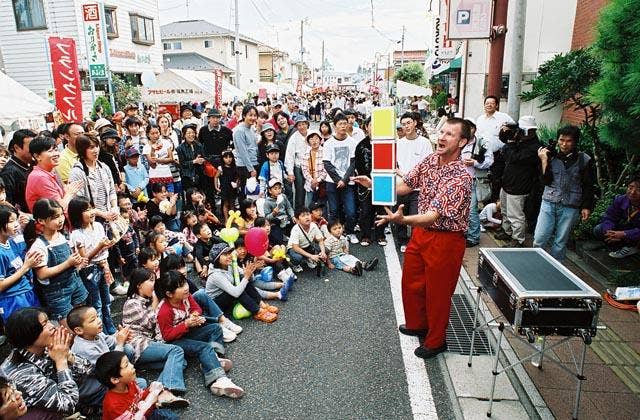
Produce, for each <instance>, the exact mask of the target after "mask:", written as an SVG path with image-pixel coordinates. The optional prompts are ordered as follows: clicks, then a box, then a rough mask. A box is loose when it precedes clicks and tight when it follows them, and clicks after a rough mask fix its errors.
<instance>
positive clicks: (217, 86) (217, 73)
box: [213, 69, 222, 109]
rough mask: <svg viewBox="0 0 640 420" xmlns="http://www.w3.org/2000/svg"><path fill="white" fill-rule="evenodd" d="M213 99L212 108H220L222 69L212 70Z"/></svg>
mask: <svg viewBox="0 0 640 420" xmlns="http://www.w3.org/2000/svg"><path fill="white" fill-rule="evenodd" d="M213 81H214V85H213V89H214V92H213V100H214V108H215V109H220V106H221V105H222V70H220V69H216V70H214V72H213Z"/></svg>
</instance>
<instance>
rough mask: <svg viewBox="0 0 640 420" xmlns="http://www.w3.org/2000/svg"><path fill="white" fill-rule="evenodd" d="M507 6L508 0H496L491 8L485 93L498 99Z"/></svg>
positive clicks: (500, 86)
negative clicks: (491, 20) (490, 34)
mask: <svg viewBox="0 0 640 420" xmlns="http://www.w3.org/2000/svg"><path fill="white" fill-rule="evenodd" d="M508 8H509V0H496V1H495V5H494V9H493V28H492V30H491V33H492V39H491V51H490V52H489V75H488V86H487V95H494V96H496V97H497V98H498V99H500V91H501V90H502V62H503V60H504V38H505V32H506V30H507V29H506V27H507V10H508ZM498 105H499V103H498Z"/></svg>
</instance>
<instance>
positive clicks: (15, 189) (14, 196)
mask: <svg viewBox="0 0 640 420" xmlns="http://www.w3.org/2000/svg"><path fill="white" fill-rule="evenodd" d="M34 137H36V133H34V132H33V131H31V130H18V131H16V132H15V133H13V138H12V139H11V141H10V142H9V152H10V153H11V158H10V159H9V160H8V161H7V163H6V164H5V165H4V168H2V171H1V172H0V177H2V180H3V181H4V187H5V191H6V193H7V202H9V203H12V204H14V205H15V206H16V208H17V209H18V210H20V211H23V212H26V213H28V212H29V208H28V207H27V203H26V201H25V198H24V192H25V189H26V186H27V176H28V175H29V172H30V171H31V159H32V158H31V153H30V152H29V143H31V140H32V139H33V138H34Z"/></svg>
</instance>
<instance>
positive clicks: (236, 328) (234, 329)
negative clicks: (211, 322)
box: [220, 317, 242, 335]
mask: <svg viewBox="0 0 640 420" xmlns="http://www.w3.org/2000/svg"><path fill="white" fill-rule="evenodd" d="M220 326H221V327H223V328H226V329H228V330H229V331H231V332H233V333H234V334H236V335H238V334H240V333H241V332H242V327H241V326H240V325H238V324H234V323H233V322H231V320H230V319H229V318H227V317H224V321H223V322H221V323H220Z"/></svg>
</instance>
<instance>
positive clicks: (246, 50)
mask: <svg viewBox="0 0 640 420" xmlns="http://www.w3.org/2000/svg"><path fill="white" fill-rule="evenodd" d="M244 58H249V47H247V44H244Z"/></svg>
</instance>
